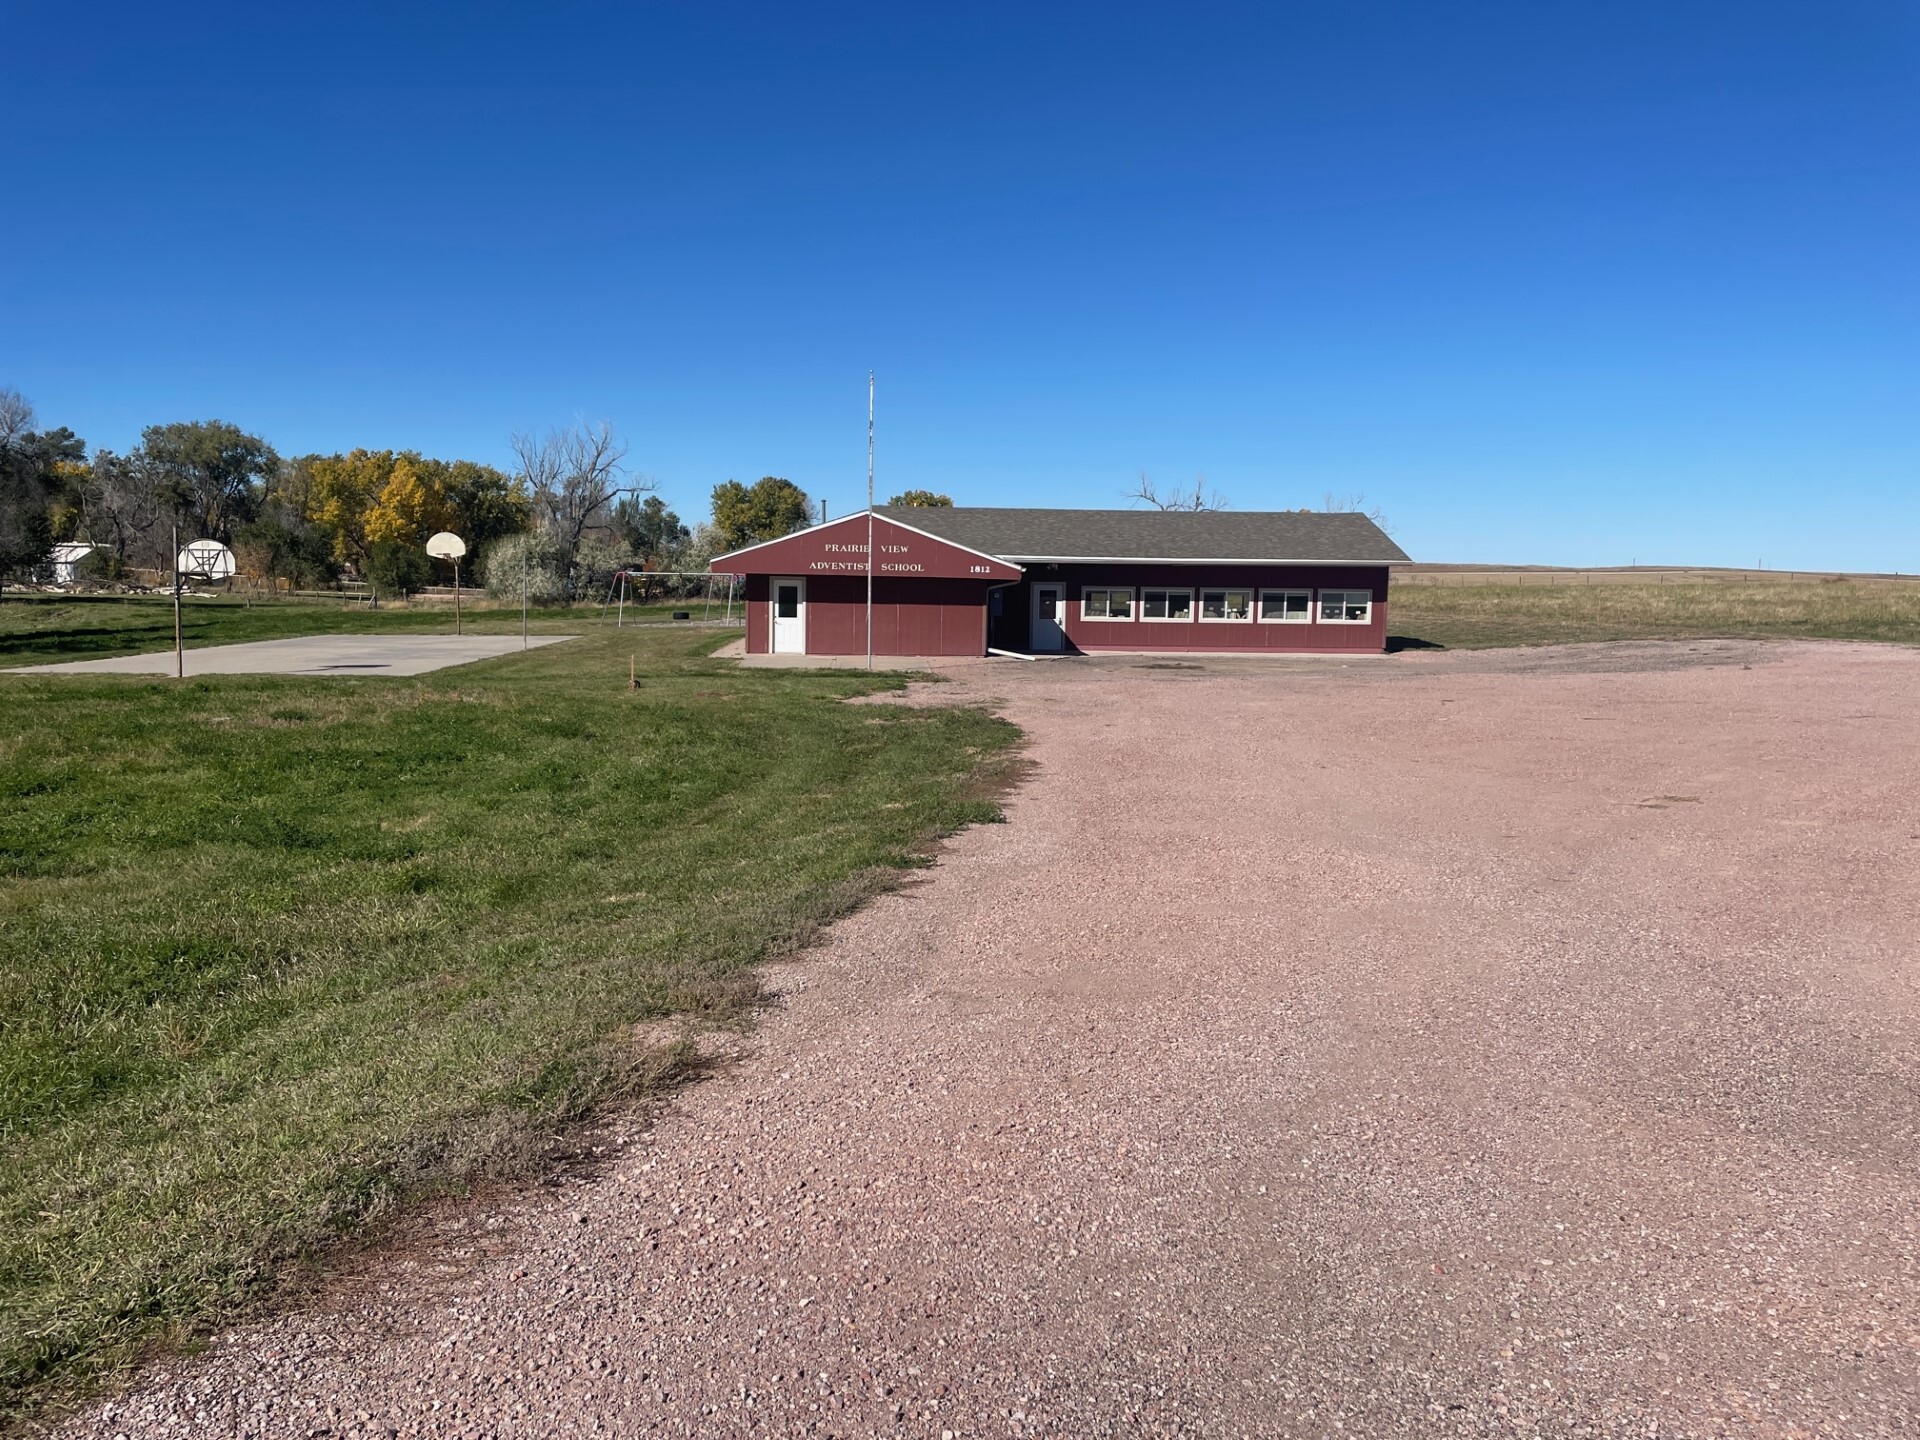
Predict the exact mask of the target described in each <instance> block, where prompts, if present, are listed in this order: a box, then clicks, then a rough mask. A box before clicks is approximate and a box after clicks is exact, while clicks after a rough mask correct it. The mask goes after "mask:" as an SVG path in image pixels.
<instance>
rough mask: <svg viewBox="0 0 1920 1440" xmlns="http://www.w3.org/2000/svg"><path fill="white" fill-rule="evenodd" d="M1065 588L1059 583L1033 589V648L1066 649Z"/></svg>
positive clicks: (1036, 586) (1037, 586)
mask: <svg viewBox="0 0 1920 1440" xmlns="http://www.w3.org/2000/svg"><path fill="white" fill-rule="evenodd" d="M1066 595H1067V587H1066V586H1064V585H1061V584H1059V583H1057V582H1056V583H1054V584H1049V585H1035V586H1034V587H1033V648H1034V649H1035V650H1037V651H1038V650H1064V649H1066V648H1067V632H1066V626H1065V621H1066V615H1067V600H1066Z"/></svg>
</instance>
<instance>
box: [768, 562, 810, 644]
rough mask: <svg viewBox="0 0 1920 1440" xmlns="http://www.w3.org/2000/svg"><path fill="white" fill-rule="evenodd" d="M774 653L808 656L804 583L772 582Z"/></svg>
mask: <svg viewBox="0 0 1920 1440" xmlns="http://www.w3.org/2000/svg"><path fill="white" fill-rule="evenodd" d="M773 653H774V654H776V655H804V654H806V653H807V582H806V581H804V580H800V579H782V578H780V577H778V576H776V577H775V578H774V582H773Z"/></svg>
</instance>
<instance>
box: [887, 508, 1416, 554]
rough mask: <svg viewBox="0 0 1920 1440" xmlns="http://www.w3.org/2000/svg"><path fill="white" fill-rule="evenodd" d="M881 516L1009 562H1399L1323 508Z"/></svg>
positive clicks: (1364, 529)
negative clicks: (1322, 509)
mask: <svg viewBox="0 0 1920 1440" xmlns="http://www.w3.org/2000/svg"><path fill="white" fill-rule="evenodd" d="M874 513H875V514H878V515H884V516H886V517H887V518H888V519H890V520H898V521H900V523H901V524H903V525H911V526H913V527H915V528H916V529H919V530H924V531H926V532H927V533H928V534H929V535H937V536H939V537H940V538H941V539H942V540H951V541H953V542H954V543H955V544H956V545H965V546H967V547H968V548H969V549H972V550H979V551H983V552H984V553H986V554H988V555H997V556H999V557H1000V558H1001V559H1003V560H1014V561H1026V560H1275V561H1279V560H1287V561H1305V562H1310V563H1314V564H1324V565H1401V564H1406V563H1408V557H1407V553H1406V551H1404V550H1402V549H1401V548H1400V547H1399V546H1398V545H1396V544H1394V543H1393V541H1391V540H1389V539H1388V538H1387V536H1386V533H1385V532H1384V531H1383V530H1381V528H1380V527H1379V526H1378V525H1376V524H1374V523H1373V521H1371V520H1369V519H1368V518H1367V517H1366V516H1364V515H1347V514H1332V513H1328V512H1326V511H1321V510H1214V511H1201V512H1194V511H1190V510H1001V509H989V508H985V507H980V508H974V507H955V508H953V509H946V508H933V507H921V506H917V505H881V506H878V507H876V509H875V511H874Z"/></svg>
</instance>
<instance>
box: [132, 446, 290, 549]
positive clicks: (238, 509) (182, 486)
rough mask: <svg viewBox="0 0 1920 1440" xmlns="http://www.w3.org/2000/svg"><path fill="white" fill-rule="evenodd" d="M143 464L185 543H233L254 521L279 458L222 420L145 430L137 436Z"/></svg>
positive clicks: (267, 448)
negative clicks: (180, 528)
mask: <svg viewBox="0 0 1920 1440" xmlns="http://www.w3.org/2000/svg"><path fill="white" fill-rule="evenodd" d="M140 449H141V451H142V453H143V455H144V457H145V463H146V465H147V466H148V467H149V468H150V470H151V471H152V473H153V475H154V478H155V479H156V480H157V481H158V483H159V487H160V492H161V494H162V496H163V497H164V502H165V504H166V505H167V507H168V508H170V509H172V510H174V511H175V512H176V513H178V514H179V516H180V520H181V524H182V526H183V527H184V528H185V530H186V531H187V533H186V534H183V535H182V536H181V537H180V538H181V539H182V540H183V541H184V540H197V539H207V540H218V541H221V542H222V543H225V542H227V541H229V540H231V539H232V538H233V532H234V530H235V529H236V528H237V527H238V526H241V525H244V524H245V523H246V522H247V521H249V520H251V519H253V518H254V516H255V515H257V514H258V513H259V510H260V498H261V495H262V494H263V492H264V491H265V489H266V486H267V482H268V481H270V480H271V479H272V478H273V477H274V475H275V474H276V472H278V470H279V468H280V457H279V456H278V455H276V454H274V453H273V447H272V446H271V445H269V444H267V442H266V441H264V440H262V439H260V438H259V437H258V436H257V435H249V434H247V433H246V432H245V431H244V430H242V429H241V428H240V427H239V426H238V425H229V424H228V423H227V422H226V421H224V420H187V421H182V422H180V423H177V424H173V425H149V426H148V427H147V428H146V429H145V430H142V431H141V432H140Z"/></svg>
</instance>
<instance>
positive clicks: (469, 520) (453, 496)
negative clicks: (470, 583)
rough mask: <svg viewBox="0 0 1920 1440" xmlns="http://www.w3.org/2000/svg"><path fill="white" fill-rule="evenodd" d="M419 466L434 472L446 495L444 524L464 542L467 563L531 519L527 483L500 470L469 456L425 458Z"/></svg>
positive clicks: (476, 559)
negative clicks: (447, 521) (449, 516)
mask: <svg viewBox="0 0 1920 1440" xmlns="http://www.w3.org/2000/svg"><path fill="white" fill-rule="evenodd" d="M423 468H424V469H426V470H427V471H428V472H429V473H432V474H434V475H435V476H436V480H437V483H438V485H439V488H440V493H441V494H442V495H444V496H445V497H446V501H447V508H448V509H449V510H450V511H452V513H453V519H452V523H451V524H450V526H449V527H448V528H449V529H451V530H452V531H453V533H454V534H456V535H458V536H459V537H460V538H461V539H462V540H464V541H466V542H467V554H468V556H469V557H470V558H469V560H468V564H469V565H472V566H477V565H478V564H479V563H480V557H481V556H482V555H484V554H486V552H487V547H488V546H489V545H491V544H493V542H494V541H496V540H502V539H505V538H506V537H507V536H509V535H518V534H520V533H521V532H522V531H523V530H525V529H526V528H527V525H528V524H529V522H530V521H531V519H532V514H533V510H532V503H531V501H530V499H529V497H528V495H527V487H526V486H525V485H524V484H523V483H521V481H519V480H518V479H516V478H515V477H514V476H511V475H509V474H507V473H506V472H505V471H503V470H496V469H494V468H493V466H491V465H481V464H477V463H475V462H474V461H472V460H453V461H445V460H428V461H424V462H423ZM476 573H477V572H476Z"/></svg>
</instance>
